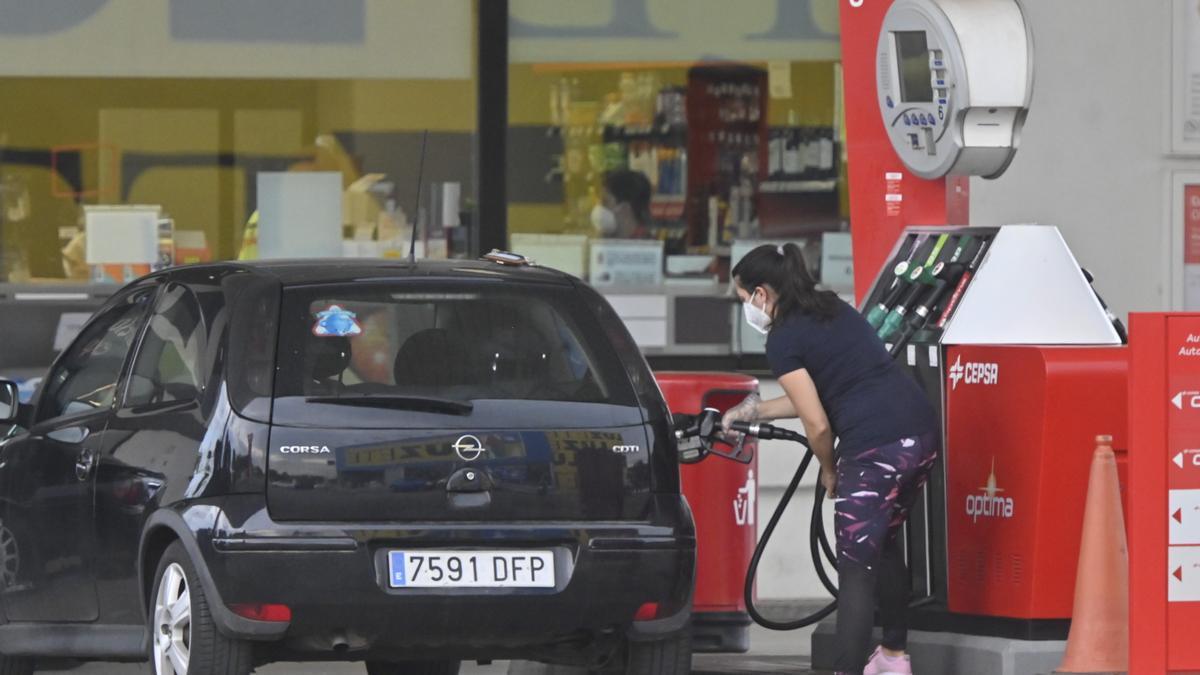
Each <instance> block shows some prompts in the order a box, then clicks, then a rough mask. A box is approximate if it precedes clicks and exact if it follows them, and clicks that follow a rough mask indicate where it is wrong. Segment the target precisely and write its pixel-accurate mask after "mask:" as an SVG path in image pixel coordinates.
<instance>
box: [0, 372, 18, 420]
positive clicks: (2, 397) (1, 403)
mask: <svg viewBox="0 0 1200 675" xmlns="http://www.w3.org/2000/svg"><path fill="white" fill-rule="evenodd" d="M20 410H21V392H20V390H19V389H18V388H17V383H16V382H13V381H12V380H0V423H11V422H15V421H16V420H17V415H18V413H19V412H20Z"/></svg>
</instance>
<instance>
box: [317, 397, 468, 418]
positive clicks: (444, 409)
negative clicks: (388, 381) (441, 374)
mask: <svg viewBox="0 0 1200 675" xmlns="http://www.w3.org/2000/svg"><path fill="white" fill-rule="evenodd" d="M304 400H305V401H307V402H308V403H329V404H333V405H361V406H370V407H376V408H398V409H401V410H423V411H428V412H440V413H450V414H452V415H469V414H470V413H471V411H472V410H474V409H475V404H473V403H471V402H470V401H460V400H458V399H454V398H438V397H436V396H403V395H390V394H367V395H353V396H309V397H307V398H305V399H304Z"/></svg>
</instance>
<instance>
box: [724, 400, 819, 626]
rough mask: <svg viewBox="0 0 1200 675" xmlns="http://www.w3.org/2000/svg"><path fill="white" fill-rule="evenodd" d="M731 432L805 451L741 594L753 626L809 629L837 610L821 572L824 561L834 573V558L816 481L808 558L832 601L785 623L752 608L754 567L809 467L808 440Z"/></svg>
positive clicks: (769, 428) (758, 429)
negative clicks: (796, 445) (798, 446)
mask: <svg viewBox="0 0 1200 675" xmlns="http://www.w3.org/2000/svg"><path fill="white" fill-rule="evenodd" d="M732 428H733V430H734V431H739V432H741V433H745V434H749V435H751V436H755V437H757V438H759V439H762V440H776V439H778V440H786V441H792V442H795V443H799V444H801V445H803V446H804V447H805V449H806V450H805V453H804V458H803V459H801V460H800V466H799V467H798V468H797V469H796V473H795V475H794V476H792V481H791V483H789V484H788V486H787V489H786V490H784V491H783V496H782V497H781V498H780V500H779V505H778V506H776V507H775V512H774V513H773V514H771V519H770V520H769V521H768V522H767V526H766V528H765V529H764V530H763V534H762V537H761V538H760V539H759V540H758V545H756V546H755V547H754V555H753V556H751V558H750V565H749V567H748V568H747V569H746V584H745V587H744V589H743V593H744V596H745V600H746V613H747V614H749V615H750V618H751V619H753V620H754V622H755V623H757V624H758V625H760V626H762V627H763V628H767V629H770V630H779V631H788V630H796V629H799V628H804V627H806V626H811V625H813V624H814V623H817V622H818V621H821V620H822V619H824V618H825V617H827V616H829V615H830V614H832V613H833V612H834V610H836V609H837V593H838V591H837V585H836V584H834V583H833V580H832V579H830V577H829V573H828V571H827V570H826V569H825V564H826V561H828V563H829V566H830V567H832V568H833V569H834V570H835V571H836V570H837V556H836V555H835V554H834V551H833V547H831V546H830V545H829V537H828V536H827V535H826V533H825V519H824V518H823V517H822V514H821V507H822V506H823V505H824V503H825V488H824V486H822V485H821V482H820V481H819V480H818V481H817V487H816V493H815V495H814V499H813V510H812V519H811V522H810V527H809V552H810V553H811V555H812V562H813V569H814V570H816V573H817V577H818V578H819V579H820V580H821V585H822V586H824V587H825V590H827V591H829V594H830V595H832V596H833V597H834V601H833V602H831V603H829V604H828V605H826V606H825V607H822V608H821V609H819V610H817V611H816V612H814V613H812V614H809V615H807V616H802V617H799V618H796V619H791V620H787V621H777V620H773V619H768V618H767V617H765V616H763V615H762V613H761V612H759V611H758V607H757V606H755V604H754V580H755V578H756V577H757V576H758V565H759V563H760V562H761V561H762V557H763V554H764V553H765V552H766V550H767V544H768V543H770V541H771V536H772V535H773V534H774V533H775V528H776V526H778V525H779V521H780V519H782V518H783V514H784V512H785V511H787V507H788V504H789V503H791V501H792V497H794V496H795V495H796V491H797V490H799V489H800V481H802V480H803V479H804V474H805V473H807V472H808V467H809V465H810V464H812V459H813V451H812V448H811V447H809V445H808V439H807V438H805V437H804V436H803V435H801V434H798V433H796V432H794V431H791V430H789V429H784V428H782V427H777V426H774V425H771V424H762V423H751V422H734V423H733V425H732Z"/></svg>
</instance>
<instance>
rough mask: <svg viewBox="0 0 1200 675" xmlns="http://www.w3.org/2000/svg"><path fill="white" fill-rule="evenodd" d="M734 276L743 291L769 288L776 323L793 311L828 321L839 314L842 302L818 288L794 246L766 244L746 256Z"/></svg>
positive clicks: (829, 292) (772, 320)
mask: <svg viewBox="0 0 1200 675" xmlns="http://www.w3.org/2000/svg"><path fill="white" fill-rule="evenodd" d="M732 276H733V277H734V279H736V280H737V283H738V285H739V286H741V287H742V288H743V289H744V290H747V291H750V292H751V293H753V292H754V289H756V288H758V287H759V286H770V287H771V289H772V290H774V291H775V293H776V295H777V296H778V299H777V300H776V301H775V316H774V317H772V319H771V322H772V323H776V322H779V321H781V320H783V318H784V317H786V316H787V315H789V314H791V313H792V312H800V313H801V314H807V315H809V316H812V317H815V318H818V319H821V320H828V319H832V318H833V317H834V316H835V315H836V314H837V312H838V309H839V305H840V301H839V300H838V296H837V294H836V293H834V292H833V291H823V290H820V289H818V288H817V282H816V280H815V279H813V277H812V274H810V273H809V271H808V265H806V264H805V262H804V254H803V253H802V252H801V251H800V247H799V246H797V245H795V244H784V245H783V246H776V245H775V244H763V245H762V246H759V247H757V248H755V249H754V250H752V251H750V252H749V253H747V254H746V256H745V257H744V258H742V259H741V260H740V261H738V264H737V265H735V266H734V268H733V272H732Z"/></svg>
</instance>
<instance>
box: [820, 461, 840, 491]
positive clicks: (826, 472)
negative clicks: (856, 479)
mask: <svg viewBox="0 0 1200 675" xmlns="http://www.w3.org/2000/svg"><path fill="white" fill-rule="evenodd" d="M837 482H838V478H837V467H835V466H826V465H824V464H822V465H821V486H822V487H824V488H825V494H827V495H829V496H830V497H832V496H834V495H836V494H837Z"/></svg>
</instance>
